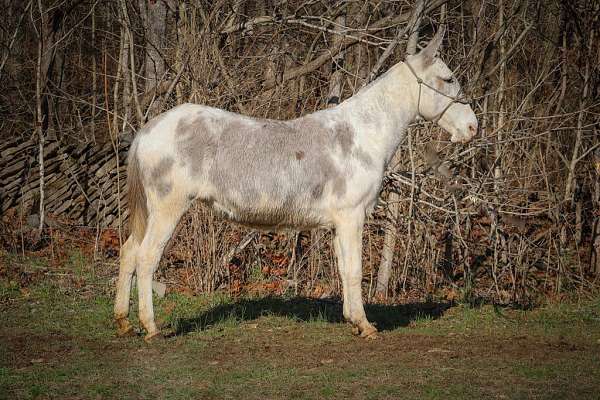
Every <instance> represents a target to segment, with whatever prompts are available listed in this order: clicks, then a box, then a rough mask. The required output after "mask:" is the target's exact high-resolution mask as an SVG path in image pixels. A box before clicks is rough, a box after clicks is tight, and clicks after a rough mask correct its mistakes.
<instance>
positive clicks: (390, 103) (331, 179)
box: [114, 29, 477, 340]
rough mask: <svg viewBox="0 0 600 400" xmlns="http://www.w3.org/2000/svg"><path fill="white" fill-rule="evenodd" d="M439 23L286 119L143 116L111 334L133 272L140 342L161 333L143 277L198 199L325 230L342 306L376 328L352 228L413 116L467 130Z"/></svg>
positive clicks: (234, 215)
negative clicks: (411, 50)
mask: <svg viewBox="0 0 600 400" xmlns="http://www.w3.org/2000/svg"><path fill="white" fill-rule="evenodd" d="M442 38H443V29H441V30H440V31H439V32H438V33H437V35H436V36H435V38H434V39H433V40H432V41H431V43H429V44H428V46H427V47H426V48H425V49H424V50H423V51H421V52H420V53H419V54H418V55H414V56H408V57H407V59H406V61H405V62H401V63H398V64H396V65H395V66H393V67H392V68H391V69H390V70H389V71H388V72H386V73H385V74H384V75H382V76H381V77H380V78H379V79H377V80H375V81H374V82H372V83H371V84H370V85H368V86H366V87H365V88H363V89H362V90H360V91H359V92H358V93H357V94H356V95H355V96H353V97H351V98H350V99H348V100H346V101H344V102H343V103H341V104H340V105H338V106H337V107H334V108H331V109H327V110H323V111H318V112H315V113H313V114H310V115H306V116H304V117H301V118H298V119H294V120H290V121H276V120H268V119H256V118H250V117H247V116H243V115H239V114H235V113H231V112H227V111H224V110H220V109H216V108H211V107H207V106H203V105H195V104H183V105H180V106H178V107H175V108H173V109H172V110H170V111H168V112H165V113H163V114H161V115H159V116H158V117H156V118H154V119H152V120H151V121H149V122H148V123H147V124H146V126H145V127H144V128H143V129H142V130H141V131H140V132H139V133H138V135H137V136H136V138H135V140H134V141H133V143H132V145H131V150H130V151H129V167H128V177H127V178H128V184H129V209H130V221H131V222H130V226H131V235H130V236H129V238H128V239H127V241H126V242H125V244H124V245H123V248H122V249H121V267H120V272H119V281H118V284H117V295H116V300H115V308H114V313H115V319H116V322H117V325H118V334H119V335H126V334H129V333H131V332H132V330H133V328H132V326H131V324H130V323H129V321H128V319H127V315H128V313H129V294H130V293H129V292H130V287H131V279H132V275H133V272H134V271H136V274H137V282H138V291H139V319H140V322H141V324H142V325H143V327H144V328H145V330H146V332H147V334H146V336H145V339H146V340H150V339H152V338H153V337H155V336H157V335H159V333H160V332H159V330H158V328H157V327H156V324H155V322H154V312H153V305H152V275H153V273H154V271H155V269H156V267H157V265H158V263H159V260H160V258H161V256H162V252H163V249H164V248H165V245H166V244H167V241H168V240H169V238H170V237H171V235H172V234H173V231H174V229H175V226H176V225H177V222H178V221H179V219H180V218H181V216H182V215H183V213H184V212H185V211H186V210H187V209H188V207H189V206H190V204H191V203H192V202H193V201H194V200H196V199H199V200H201V201H203V202H204V203H205V204H207V205H209V206H211V207H212V208H213V209H214V210H215V211H216V212H218V213H220V214H222V215H223V216H225V217H226V218H228V219H230V220H232V221H235V222H238V223H241V224H244V225H248V226H252V227H258V228H262V229H268V230H278V229H285V228H292V229H312V228H319V227H325V228H334V230H335V238H334V249H335V253H336V256H337V260H338V267H339V273H340V277H341V280H342V285H343V298H344V305H343V312H344V317H345V318H346V320H348V321H350V322H351V323H352V324H353V325H354V332H355V333H357V334H360V336H362V337H371V336H374V335H375V333H376V332H377V330H376V329H375V328H374V327H373V325H371V324H370V323H369V321H368V320H367V317H366V315H365V311H364V308H363V301H362V293H361V281H362V265H361V249H362V231H363V224H364V221H365V217H366V216H367V215H368V214H369V213H370V212H371V211H372V210H373V208H374V206H375V202H376V201H377V198H378V196H379V192H380V189H381V182H382V179H383V176H384V172H385V170H386V167H387V165H388V163H389V161H390V159H391V158H392V155H393V154H394V152H395V151H396V148H397V147H398V145H399V144H400V142H402V140H403V138H404V137H405V135H406V129H407V127H408V125H409V124H411V123H412V122H413V121H415V119H416V118H417V117H419V116H421V117H422V118H424V119H426V120H429V121H435V122H436V123H437V124H438V125H439V126H441V127H442V128H443V129H444V130H446V131H448V132H449V133H450V134H451V141H452V142H467V141H469V140H470V139H471V138H472V137H473V136H474V135H475V133H476V131H477V119H476V117H475V114H474V113H473V110H472V109H471V107H470V106H469V105H467V104H464V103H462V102H461V101H460V100H459V99H458V96H460V94H461V89H460V86H459V83H458V82H457V80H456V79H454V77H453V75H452V72H451V71H450V69H449V68H448V67H447V66H446V65H445V64H444V63H443V62H442V61H441V60H440V59H438V58H436V57H435V55H436V52H437V50H438V47H439V45H440V43H441V41H442Z"/></svg>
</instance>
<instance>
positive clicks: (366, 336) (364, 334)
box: [360, 328, 379, 340]
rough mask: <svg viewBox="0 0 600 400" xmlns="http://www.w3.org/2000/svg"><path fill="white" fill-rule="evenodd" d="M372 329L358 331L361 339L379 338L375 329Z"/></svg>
mask: <svg viewBox="0 0 600 400" xmlns="http://www.w3.org/2000/svg"><path fill="white" fill-rule="evenodd" d="M373 329H374V330H373V331H362V332H361V333H360V337H361V338H363V339H371V340H375V339H379V335H378V334H377V329H375V328H373Z"/></svg>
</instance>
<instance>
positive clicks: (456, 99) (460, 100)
mask: <svg viewBox="0 0 600 400" xmlns="http://www.w3.org/2000/svg"><path fill="white" fill-rule="evenodd" d="M404 64H405V65H406V66H407V67H408V69H409V71H410V72H411V73H412V74H413V76H414V77H415V79H416V80H417V83H418V84H419V98H418V101H417V112H418V113H419V116H420V117H421V118H424V117H423V114H421V88H422V87H423V86H426V87H428V88H429V89H431V90H433V91H434V92H436V93H439V94H441V95H442V96H444V97H447V98H449V99H450V100H452V101H451V102H450V103H448V105H447V106H446V107H445V108H444V109H443V110H442V112H441V113H439V114H438V115H437V116H436V117H435V118H434V119H433V120H432V122H434V123H436V124H437V123H438V122H439V120H440V119H442V117H443V116H444V114H445V113H446V111H448V109H449V108H450V107H452V105H453V104H454V103H460V104H468V105H470V104H471V101H469V100H466V98H465V97H464V96H461V97H458V96H449V95H447V94H446V93H444V92H442V91H440V90H439V89H437V88H435V87H433V86H431V85H430V84H428V83H427V82H425V81H424V80H423V79H421V78H420V77H419V75H417V73H416V72H415V70H414V69H413V67H412V65H410V63H409V62H408V61H404ZM459 94H460V92H459Z"/></svg>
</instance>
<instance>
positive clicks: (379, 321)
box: [173, 297, 452, 335]
mask: <svg viewBox="0 0 600 400" xmlns="http://www.w3.org/2000/svg"><path fill="white" fill-rule="evenodd" d="M451 306H452V304H451V303H449V302H441V303H410V304H399V305H384V304H366V305H365V311H366V313H367V318H369V320H370V321H371V322H374V323H375V324H376V326H377V329H378V330H379V331H388V330H393V329H396V328H400V327H403V326H407V325H408V324H410V322H411V321H413V320H417V319H436V318H438V317H440V316H441V315H443V314H444V312H445V311H446V310H447V309H448V308H450V307H451ZM266 315H276V316H281V317H287V318H290V319H294V320H297V321H305V322H314V321H326V322H330V323H342V322H344V319H343V316H342V303H341V302H339V301H335V300H317V299H309V298H287V299H286V298H279V297H264V298H258V299H240V300H237V301H235V302H233V303H230V304H221V305H218V306H216V307H214V308H212V309H210V310H208V311H206V312H204V313H202V314H200V315H198V316H196V317H193V318H181V319H179V320H177V321H176V322H175V323H174V324H173V327H174V328H175V335H182V334H185V333H188V332H193V331H202V330H205V329H207V328H209V327H211V326H212V325H214V324H216V323H219V322H222V321H225V320H232V319H233V320H235V321H251V320H254V319H256V318H259V317H261V316H266Z"/></svg>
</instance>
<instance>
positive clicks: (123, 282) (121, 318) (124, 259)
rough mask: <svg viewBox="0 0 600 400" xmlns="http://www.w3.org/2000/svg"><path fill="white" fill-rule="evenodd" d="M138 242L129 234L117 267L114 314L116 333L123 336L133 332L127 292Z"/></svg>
mask: <svg viewBox="0 0 600 400" xmlns="http://www.w3.org/2000/svg"><path fill="white" fill-rule="evenodd" d="M138 247H139V243H138V242H137V241H136V240H135V239H134V238H133V236H129V238H128V239H127V241H126V242H125V244H123V247H121V261H120V268H119V280H118V282H117V295H116V299H115V308H114V315H115V321H116V322H117V335H119V336H125V335H130V334H132V333H133V326H131V323H129V319H127V316H128V315H129V292H130V290H131V278H132V276H133V271H135V264H136V262H135V259H136V255H137V250H138Z"/></svg>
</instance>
